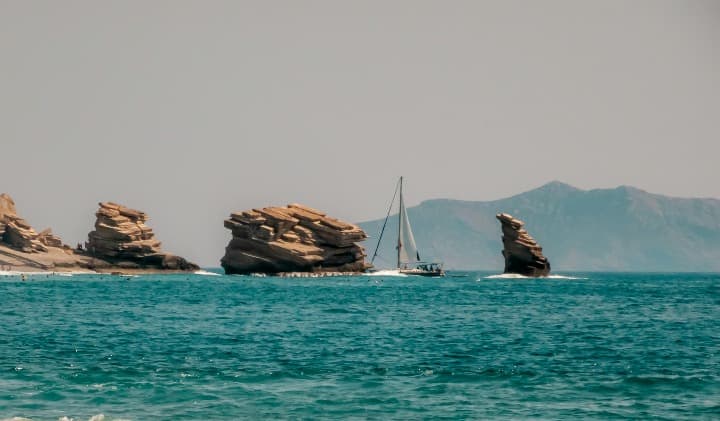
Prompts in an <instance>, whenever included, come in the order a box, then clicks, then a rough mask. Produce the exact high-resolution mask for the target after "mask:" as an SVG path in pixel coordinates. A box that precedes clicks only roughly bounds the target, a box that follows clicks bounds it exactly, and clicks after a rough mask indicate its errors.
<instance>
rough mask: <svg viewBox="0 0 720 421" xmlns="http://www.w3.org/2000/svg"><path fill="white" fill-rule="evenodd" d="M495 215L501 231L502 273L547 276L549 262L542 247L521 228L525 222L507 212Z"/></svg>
mask: <svg viewBox="0 0 720 421" xmlns="http://www.w3.org/2000/svg"><path fill="white" fill-rule="evenodd" d="M496 217H497V219H498V220H499V221H500V224H501V228H502V233H503V237H502V241H503V252H502V255H503V257H505V272H504V273H517V274H520V275H525V276H533V277H539V276H547V275H548V274H549V273H550V262H549V261H548V259H547V258H546V257H545V256H543V254H542V247H540V246H539V245H538V243H537V241H535V239H534V238H532V237H531V236H530V234H528V232H527V231H526V230H525V229H524V228H523V226H524V225H525V223H524V222H523V221H521V220H519V219H517V218H513V217H512V215H509V214H507V213H499V214H497V216H496Z"/></svg>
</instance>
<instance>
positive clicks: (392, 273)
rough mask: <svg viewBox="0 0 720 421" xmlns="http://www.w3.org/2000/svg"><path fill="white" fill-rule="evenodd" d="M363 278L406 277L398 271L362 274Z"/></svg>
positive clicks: (389, 270) (387, 270)
mask: <svg viewBox="0 0 720 421" xmlns="http://www.w3.org/2000/svg"><path fill="white" fill-rule="evenodd" d="M363 276H397V277H399V278H406V277H407V275H406V274H404V273H400V271H399V270H398V269H386V270H378V271H376V272H368V273H364V274H363Z"/></svg>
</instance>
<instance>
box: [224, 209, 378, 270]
mask: <svg viewBox="0 0 720 421" xmlns="http://www.w3.org/2000/svg"><path fill="white" fill-rule="evenodd" d="M224 225H225V227H226V228H228V229H229V230H230V231H231V232H232V239H231V240H230V242H229V243H228V245H227V247H226V251H225V256H224V257H223V258H222V260H221V264H222V267H223V268H224V269H225V272H226V273H229V274H248V273H257V272H260V273H285V272H315V273H321V272H350V273H358V272H364V271H365V270H366V269H368V267H369V265H368V264H367V263H366V262H365V257H366V255H365V250H364V249H363V247H361V246H360V245H359V244H358V243H359V242H361V241H363V240H365V239H366V238H367V234H365V231H363V230H362V229H361V228H360V227H358V226H357V225H354V224H350V223H348V222H344V221H341V220H339V219H336V218H332V217H329V216H327V215H326V214H325V213H324V212H321V211H318V210H316V209H313V208H310V207H308V206H303V205H299V204H290V205H288V206H284V207H266V208H259V209H252V210H247V211H243V212H235V213H232V214H231V215H230V218H229V219H226V220H225V223H224Z"/></svg>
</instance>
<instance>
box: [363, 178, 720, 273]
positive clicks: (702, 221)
mask: <svg viewBox="0 0 720 421" xmlns="http://www.w3.org/2000/svg"><path fill="white" fill-rule="evenodd" d="M500 212H506V213H510V214H512V215H513V216H515V217H517V218H520V219H522V220H523V221H525V224H526V225H525V227H526V228H527V230H528V232H529V233H530V235H532V236H533V237H535V239H536V240H537V241H538V243H540V245H541V246H542V247H543V252H544V254H545V256H547V257H548V258H549V259H550V262H551V264H552V268H553V271H560V272H562V271H581V270H589V271H592V270H608V271H698V272H702V271H720V200H717V199H685V198H674V197H667V196H661V195H657V194H652V193H648V192H645V191H643V190H640V189H637V188H634V187H627V186H621V187H618V188H615V189H594V190H581V189H577V188H575V187H573V186H570V185H567V184H564V183H560V182H557V181H555V182H551V183H548V184H546V185H544V186H542V187H540V188H537V189H535V190H531V191H528V192H525V193H521V194H518V195H516V196H512V197H509V198H506V199H500V200H494V201H488V202H470V201H461V200H449V199H436V200H428V201H425V202H422V203H421V204H420V205H418V206H415V207H412V208H409V209H408V214H409V218H410V221H411V223H412V227H413V232H414V234H415V239H416V242H417V244H418V248H419V249H420V254H421V257H422V258H423V259H424V260H426V259H439V260H442V261H444V262H445V267H446V268H450V269H487V270H497V271H501V270H502V268H503V259H502V256H501V254H500V252H501V250H502V243H501V240H500V238H501V233H500V223H499V222H498V221H497V220H496V219H495V215H496V214H497V213H500ZM396 216H397V215H396ZM382 223H383V219H378V220H374V221H368V222H363V223H360V226H361V227H362V228H363V229H365V231H366V232H367V233H368V235H370V237H371V238H370V239H368V240H367V241H366V244H365V246H366V248H367V249H368V255H369V256H368V259H369V258H370V257H372V252H373V250H374V248H375V243H376V241H377V238H378V234H379V232H380V228H381V226H382ZM396 241H397V218H396V217H394V218H391V219H390V220H389V221H388V226H387V227H386V231H385V236H384V238H383V241H382V245H381V248H380V253H379V258H378V259H376V261H375V266H376V267H380V268H387V267H392V266H394V264H395V263H394V262H395V255H396V252H395V243H396Z"/></svg>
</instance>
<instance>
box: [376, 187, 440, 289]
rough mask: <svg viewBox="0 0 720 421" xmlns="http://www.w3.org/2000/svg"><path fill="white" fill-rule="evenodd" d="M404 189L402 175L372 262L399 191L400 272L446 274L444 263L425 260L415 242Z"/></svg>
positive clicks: (398, 250) (435, 275)
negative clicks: (406, 207) (404, 197)
mask: <svg viewBox="0 0 720 421" xmlns="http://www.w3.org/2000/svg"><path fill="white" fill-rule="evenodd" d="M402 189H403V177H400V179H399V180H398V183H397V186H396V187H395V193H394V194H393V198H392V201H390V208H389V209H388V213H387V216H385V222H383V226H382V229H381V230H380V236H379V237H378V242H377V246H375V253H373V257H372V259H371V260H370V264H373V263H374V262H375V257H377V254H378V249H379V248H380V242H381V241H382V236H383V233H384V232H385V227H386V226H387V222H388V219H389V218H390V212H392V207H393V204H394V203H395V197H397V195H398V191H399V192H400V209H399V210H398V239H397V246H396V249H397V270H398V272H400V273H401V274H405V275H416V276H433V277H437V276H445V271H444V270H443V268H442V263H435V262H424V261H423V260H422V259H421V258H420V252H419V251H418V248H417V245H416V244H415V237H414V236H413V233H412V228H410V219H409V218H408V214H407V209H405V200H404V199H403V190H402Z"/></svg>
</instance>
